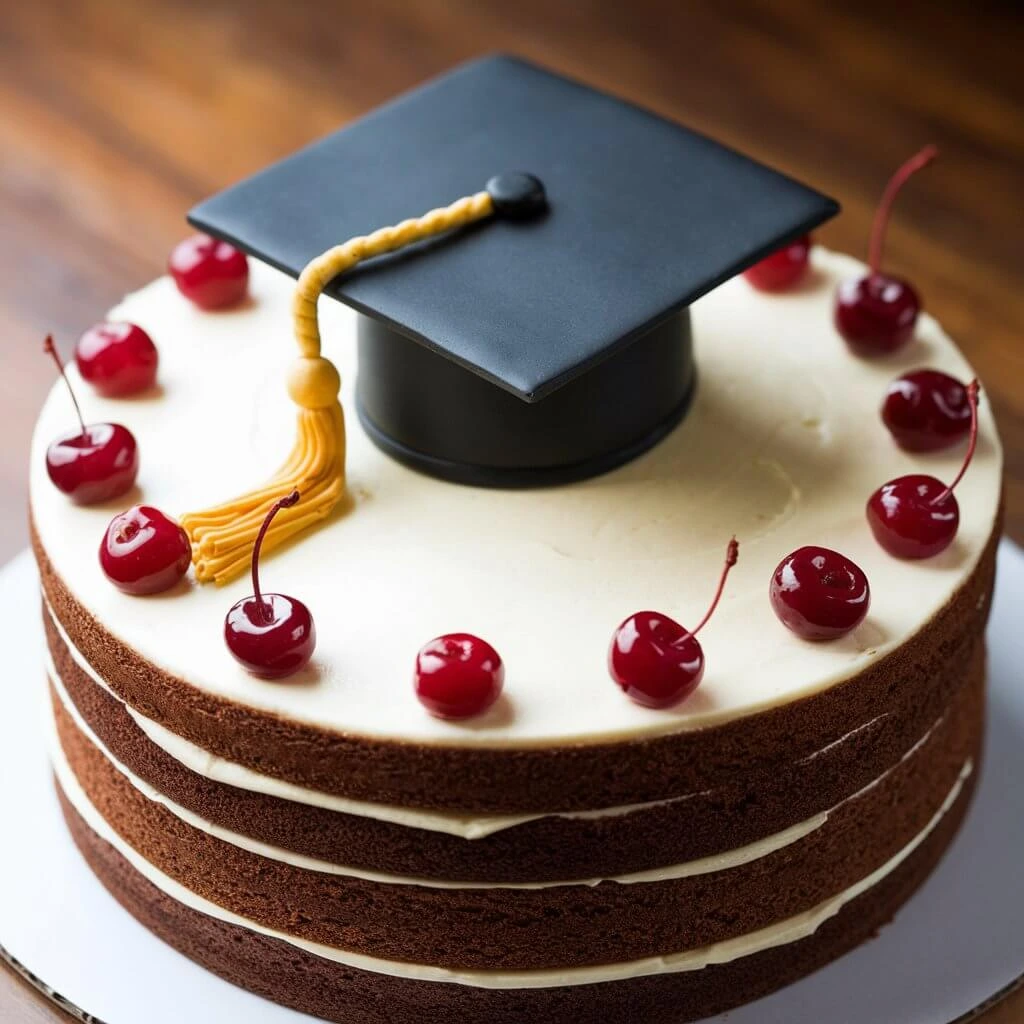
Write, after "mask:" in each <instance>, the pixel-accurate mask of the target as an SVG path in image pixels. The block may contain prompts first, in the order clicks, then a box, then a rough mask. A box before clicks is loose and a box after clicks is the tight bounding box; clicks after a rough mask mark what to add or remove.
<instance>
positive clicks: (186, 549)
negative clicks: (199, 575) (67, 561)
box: [100, 505, 192, 594]
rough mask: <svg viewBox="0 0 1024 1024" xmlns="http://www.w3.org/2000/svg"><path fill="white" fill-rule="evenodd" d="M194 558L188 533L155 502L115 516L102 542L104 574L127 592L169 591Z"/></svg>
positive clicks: (101, 552) (101, 557) (153, 592)
mask: <svg viewBox="0 0 1024 1024" xmlns="http://www.w3.org/2000/svg"><path fill="white" fill-rule="evenodd" d="M191 561H192V546H191V544H190V543H189V539H188V535H187V534H186V533H185V531H184V530H183V529H182V528H181V527H180V526H179V525H178V524H177V522H176V521H175V520H173V519H172V518H171V517H170V516H166V515H164V513H163V512H161V511H160V510H159V509H158V508H153V507H152V506H151V505H133V506H132V507H131V508H130V509H128V511H127V512H122V513H121V514H120V515H116V516H114V518H113V519H111V520H110V525H109V526H108V527H107V532H106V533H105V534H104V535H103V542H102V543H101V544H100V565H101V566H102V568H103V572H104V574H105V575H106V577H107V579H108V580H110V582H111V583H113V584H114V586H115V587H117V588H118V590H123V591H124V592H125V593H126V594H157V593H159V592H160V591H162V590H169V589H170V588H171V587H173V586H174V585H175V584H176V583H177V582H178V580H180V579H181V578H182V576H184V575H185V573H186V572H188V566H189V562H191Z"/></svg>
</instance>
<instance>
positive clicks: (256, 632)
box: [224, 491, 316, 679]
mask: <svg viewBox="0 0 1024 1024" xmlns="http://www.w3.org/2000/svg"><path fill="white" fill-rule="evenodd" d="M298 500H299V492H298V491H292V493H291V494H289V495H288V496H287V497H285V498H281V499H280V500H279V501H276V502H274V504H273V505H272V506H271V508H270V511H269V512H268V513H267V516H266V518H265V519H264V520H263V525H262V526H261V527H260V531H259V533H258V534H256V543H255V544H254V545H253V549H252V589H253V593H252V596H251V597H244V598H242V600H241V601H237V602H236V603H235V604H233V605H232V606H231V610H230V611H229V612H228V614H227V616H226V617H225V619H224V640H225V642H226V643H227V645H228V650H230V651H231V653H232V654H233V655H234V656H235V660H236V661H237V662H238V663H239V664H241V665H243V666H245V668H247V669H248V670H249V671H250V672H252V674H253V675H257V676H261V677H262V678H264V679H280V678H281V677H282V676H290V675H292V673H294V672H298V671H299V669H301V668H304V667H305V666H306V665H307V664H308V663H309V659H310V658H312V657H313V649H314V648H315V647H316V627H315V625H314V624H313V616H312V615H311V614H310V612H309V609H308V608H307V607H306V606H305V605H304V604H303V603H302V602H301V601H298V600H296V599H295V598H294V597H288V596H287V595H286V594H265V593H263V591H262V590H260V548H262V547H263V538H264V537H265V536H266V535H267V530H269V529H270V524H271V523H272V522H273V520H274V516H276V515H277V513H278V512H280V511H281V509H283V508H291V507H292V506H293V505H295V504H296V503H297V502H298Z"/></svg>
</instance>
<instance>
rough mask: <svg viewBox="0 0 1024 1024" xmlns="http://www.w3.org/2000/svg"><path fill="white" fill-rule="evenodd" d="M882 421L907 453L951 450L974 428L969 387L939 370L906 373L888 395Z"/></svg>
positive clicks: (886, 394)
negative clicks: (968, 395)
mask: <svg viewBox="0 0 1024 1024" xmlns="http://www.w3.org/2000/svg"><path fill="white" fill-rule="evenodd" d="M882 422H883V423H885V425H886V426H887V427H888V428H889V433H890V434H892V436H893V438H894V439H895V440H896V443H897V444H898V445H899V446H900V447H901V448H903V449H905V450H906V451H908V452H934V451H938V450H939V449H941V448H949V447H950V445H954V444H956V443H957V441H959V440H960V439H961V438H962V437H964V436H965V435H966V434H967V433H968V432H969V431H970V429H971V403H970V402H969V401H968V400H967V388H966V387H964V385H963V384H961V383H960V381H958V380H957V379H956V377H951V376H950V375H949V374H948V373H942V372H940V371H939V370H914V371H913V372H912V373H905V374H903V376H902V377H897V378H896V379H895V380H894V381H893V382H892V383H891V384H890V385H889V388H888V390H887V391H886V393H885V401H884V402H883V403H882Z"/></svg>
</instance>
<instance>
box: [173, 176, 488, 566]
mask: <svg viewBox="0 0 1024 1024" xmlns="http://www.w3.org/2000/svg"><path fill="white" fill-rule="evenodd" d="M493 212H494V207H493V203H492V201H491V197H490V195H489V194H488V193H487V192H478V193H477V194H476V195H472V196H466V197H465V198H463V199H459V200H458V201H457V202H454V203H452V204H451V206H447V207H444V208H443V209H439V210H431V211H430V213H427V214H425V215H424V216H423V217H420V218H417V219H413V220H405V221H402V223H400V224H398V225H396V226H395V227H387V228H381V229H380V230H379V231H375V232H374V233H373V234H372V235H368V236H366V237H365V238H364V237H359V238H353V239H350V240H349V241H348V242H345V243H344V244H343V245H339V246H335V247H334V248H333V249H329V250H328V251H327V252H325V253H324V254H323V255H322V256H318V257H317V258H316V259H315V260H313V261H311V262H310V263H309V264H308V265H307V266H306V268H305V269H304V270H303V272H302V274H301V275H300V276H299V282H298V286H297V287H296V289H295V298H294V300H293V303H292V317H293V324H294V331H295V340H296V342H297V343H298V346H299V352H300V357H299V359H298V361H297V362H296V363H295V365H294V366H293V368H292V371H291V374H290V376H289V379H288V393H289V394H290V395H291V397H292V400H293V401H294V402H295V403H296V405H298V406H299V415H298V438H297V440H296V442H295V447H294V448H293V449H292V453H291V455H290V456H289V458H288V461H287V462H286V463H285V464H284V465H283V466H282V467H281V468H280V469H279V470H278V472H277V473H276V474H275V475H274V476H273V477H272V478H271V479H270V480H269V481H268V482H267V483H266V484H265V485H264V486H263V487H261V488H259V489H258V490H254V491H250V492H249V493H248V494H243V495H241V496H240V497H238V498H235V499H233V500H231V501H227V502H225V503H223V504H221V505H217V506H215V507H213V508H209V509H206V510H204V511H202V512H190V513H188V514H186V515H184V516H182V517H181V525H182V527H183V528H184V530H185V532H186V533H187V534H188V536H189V539H190V540H191V542H192V561H193V564H194V565H195V572H196V579H197V580H198V581H199V582H200V583H208V582H213V583H216V584H217V585H218V586H221V585H223V584H225V583H229V582H231V581H232V580H233V579H236V578H237V577H238V576H241V575H242V574H243V573H244V572H246V571H247V570H248V569H249V566H250V562H251V557H252V547H253V544H254V543H255V541H256V535H257V534H258V533H259V529H260V526H261V525H262V524H263V520H264V519H265V518H266V515H267V513H268V512H269V511H270V508H271V506H272V505H273V504H274V503H275V502H276V501H277V500H278V499H279V498H280V497H281V495H282V494H289V493H291V492H292V491H293V490H297V491H299V493H300V494H301V495H302V498H301V501H300V502H299V503H298V504H297V505H294V506H292V507H291V508H282V509H281V510H280V512H278V514H277V516H276V517H275V519H274V522H273V525H272V526H271V527H270V529H269V530H268V532H267V534H266V536H265V537H264V540H263V551H264V552H267V551H272V550H274V548H277V547H279V546H280V545H281V544H283V543H285V541H287V540H289V539H291V538H292V537H295V536H296V535H297V534H299V533H302V532H303V531H305V530H307V529H309V528H310V527H312V526H314V525H316V524H317V523H319V522H321V521H322V520H324V519H325V518H327V516H329V515H330V514H331V512H333V511H334V509H335V508H336V507H337V506H338V503H339V502H340V501H341V499H342V497H343V496H344V494H345V416H344V413H343V412H342V408H341V404H340V403H339V401H338V393H339V391H340V388H341V378H340V377H339V375H338V371H337V369H336V368H335V366H334V364H333V363H331V362H330V361H329V360H328V359H325V358H323V357H322V356H321V354H320V325H319V321H318V319H317V300H318V299H319V298H320V294H321V293H322V292H323V290H324V288H325V287H326V286H327V284H328V283H329V282H330V281H331V280H333V279H334V278H335V277H337V276H338V275H339V274H343V273H345V271H347V270H351V269H352V268H353V267H354V266H356V265H357V264H358V263H361V262H362V261H363V260H367V259H370V258H371V257H374V256H379V255H382V254H383V253H387V252H392V251H394V250H395V249H400V248H402V247H403V246H406V245H410V244H411V243H413V242H418V241H422V240H423V239H426V238H430V237H432V236H433V235H438V234H442V233H444V232H448V231H452V230H454V229H456V228H460V227H464V226H465V225H467V224H471V223H472V222H473V221H477V220H481V219H483V218H484V217H488V216H490V215H491V214H492V213H493Z"/></svg>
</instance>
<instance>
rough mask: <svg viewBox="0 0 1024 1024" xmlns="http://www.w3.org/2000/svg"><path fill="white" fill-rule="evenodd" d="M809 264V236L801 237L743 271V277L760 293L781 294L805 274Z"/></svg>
mask: <svg viewBox="0 0 1024 1024" xmlns="http://www.w3.org/2000/svg"><path fill="white" fill-rule="evenodd" d="M810 262H811V236H810V235H801V236H800V237H799V238H795V239H793V241H792V242H790V243H789V244H788V245H784V246H783V247H782V248H781V249H777V250H776V251H775V252H773V253H772V254H771V255H770V256H765V258H764V259H763V260H761V261H760V262H759V263H755V264H754V265H753V266H752V267H748V268H747V269H746V270H744V271H743V276H744V277H745V278H746V279H747V280H748V281H749V282H750V283H751V284H752V285H753V286H754V287H755V288H756V289H757V290H758V291H762V292H783V291H785V290H786V289H787V288H792V287H793V285H795V284H797V283H798V282H799V281H800V280H801V279H802V278H803V277H804V275H805V274H806V273H807V268H808V266H809V265H810Z"/></svg>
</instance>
